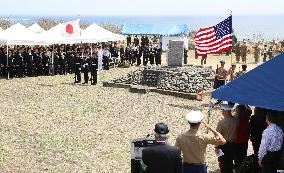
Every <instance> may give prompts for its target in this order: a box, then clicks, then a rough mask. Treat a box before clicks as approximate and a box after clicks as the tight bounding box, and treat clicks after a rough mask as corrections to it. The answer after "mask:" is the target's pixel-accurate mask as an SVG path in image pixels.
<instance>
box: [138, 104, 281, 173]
mask: <svg viewBox="0 0 284 173" xmlns="http://www.w3.org/2000/svg"><path fill="white" fill-rule="evenodd" d="M220 110H221V114H222V119H221V120H220V121H219V122H218V124H217V128H216V129H213V128H212V127H211V126H210V125H208V124H206V123H205V122H204V121H203V118H204V114H203V113H202V112H201V111H191V112H189V113H188V114H187V115H186V120H187V122H188V123H189V130H187V131H186V132H184V133H182V134H180V135H178V137H177V138H176V142H175V146H170V145H169V144H167V139H168V135H167V134H168V132H169V129H168V126H167V125H166V124H165V123H158V124H156V126H155V129H154V133H155V141H156V142H155V144H154V145H153V146H150V147H147V148H145V149H144V150H143V151H142V161H141V165H142V168H143V170H144V171H145V172H147V173H157V172H163V173H181V172H183V173H206V172H207V166H206V148H207V145H209V144H211V145H214V146H215V152H216V156H217V157H218V162H219V165H218V166H219V169H220V173H233V172H234V171H235V172H239V173H244V171H246V172H245V173H248V172H249V173H259V172H261V173H276V172H277V169H278V168H279V166H281V165H280V158H281V154H283V149H284V148H283V147H284V146H283V138H284V134H283V128H284V127H282V126H281V125H279V124H278V123H279V119H278V112H277V111H273V110H267V109H262V108H258V107H256V108H255V109H254V114H253V115H252V113H253V112H252V109H251V108H250V107H249V106H246V105H237V106H236V107H235V113H233V111H232V110H233V106H232V105H230V104H220ZM201 127H205V128H207V129H208V130H209V131H211V132H212V134H206V133H204V130H202V129H201ZM249 140H250V141H251V142H252V146H253V151H254V154H253V155H252V156H251V157H252V158H253V161H254V162H253V164H254V165H249V163H245V161H246V158H247V155H248V143H249ZM281 152H282V153H281ZM282 157H283V156H282ZM248 166H251V167H250V168H248ZM244 168H245V169H244ZM247 171H248V172H247Z"/></svg>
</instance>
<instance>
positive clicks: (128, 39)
mask: <svg viewBox="0 0 284 173" xmlns="http://www.w3.org/2000/svg"><path fill="white" fill-rule="evenodd" d="M126 44H127V45H130V44H131V36H130V35H128V36H127V38H126Z"/></svg>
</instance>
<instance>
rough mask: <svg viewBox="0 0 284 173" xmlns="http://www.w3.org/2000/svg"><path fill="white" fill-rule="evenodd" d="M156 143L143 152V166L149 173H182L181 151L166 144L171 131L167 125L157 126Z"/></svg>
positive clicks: (155, 130)
mask: <svg viewBox="0 0 284 173" xmlns="http://www.w3.org/2000/svg"><path fill="white" fill-rule="evenodd" d="M154 132H155V143H154V144H153V145H152V146H150V147H147V148H145V149H144V150H143V151H142V160H141V166H142V169H143V170H144V171H145V172H147V173H158V172H162V173H182V159H181V151H180V149H178V148H177V147H173V146H170V145H168V144H167V143H166V141H167V139H168V135H167V134H168V133H169V129H168V126H167V124H165V123H157V124H156V125H155V129H154Z"/></svg>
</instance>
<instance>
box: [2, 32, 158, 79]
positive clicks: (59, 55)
mask: <svg viewBox="0 0 284 173" xmlns="http://www.w3.org/2000/svg"><path fill="white" fill-rule="evenodd" d="M7 53H8V54H7ZM161 56H162V48H161V44H160V42H158V41H157V40H156V39H155V37H153V38H148V37H144V36H143V37H142V38H141V39H139V38H138V37H137V36H135V37H134V38H131V37H127V44H126V45H125V44H123V43H117V42H108V43H100V44H92V45H91V46H90V45H89V44H73V45H53V46H9V47H8V52H7V47H6V46H4V45H3V46H0V75H1V76H3V77H7V76H9V78H14V77H18V78H22V77H33V76H48V75H65V74H67V73H69V74H73V73H75V83H81V73H83V74H84V83H88V81H89V79H91V83H92V84H96V83H97V81H96V75H97V71H100V70H102V69H104V70H109V68H110V66H115V65H122V66H123V65H126V64H129V65H137V66H140V65H144V66H146V65H147V64H151V65H154V64H156V65H160V64H161ZM7 61H8V62H7ZM89 72H91V78H89Z"/></svg>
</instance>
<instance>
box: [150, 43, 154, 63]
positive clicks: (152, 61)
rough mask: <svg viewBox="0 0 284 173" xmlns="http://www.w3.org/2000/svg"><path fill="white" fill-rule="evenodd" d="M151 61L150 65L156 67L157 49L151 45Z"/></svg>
mask: <svg viewBox="0 0 284 173" xmlns="http://www.w3.org/2000/svg"><path fill="white" fill-rule="evenodd" d="M149 59H150V64H151V65H154V64H155V49H154V47H153V45H150V51H149Z"/></svg>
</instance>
